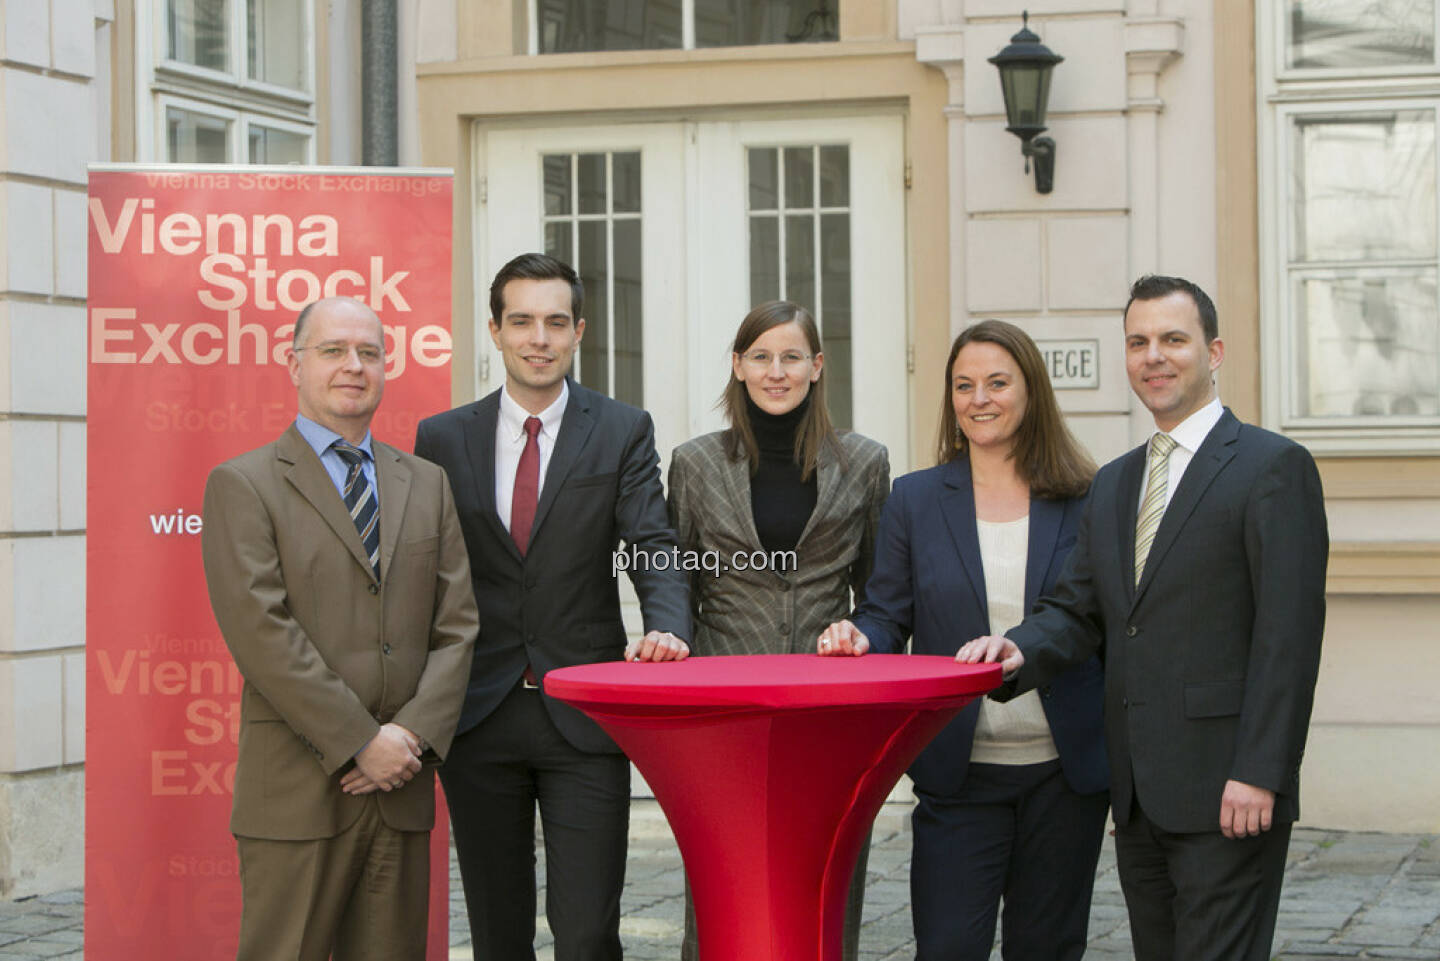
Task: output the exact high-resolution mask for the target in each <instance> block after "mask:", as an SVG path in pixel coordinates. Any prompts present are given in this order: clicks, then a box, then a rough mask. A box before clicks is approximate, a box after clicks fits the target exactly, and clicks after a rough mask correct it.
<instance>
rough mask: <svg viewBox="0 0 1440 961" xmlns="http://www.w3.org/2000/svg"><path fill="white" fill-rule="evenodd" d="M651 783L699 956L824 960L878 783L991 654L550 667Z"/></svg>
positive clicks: (980, 674) (834, 953)
mask: <svg viewBox="0 0 1440 961" xmlns="http://www.w3.org/2000/svg"><path fill="white" fill-rule="evenodd" d="M544 683H545V690H546V691H547V692H548V693H550V694H551V695H552V696H554V697H557V698H559V699H560V700H563V701H566V702H567V703H570V704H573V705H574V706H576V707H578V708H580V709H581V710H584V711H585V712H586V713H587V714H589V715H590V716H591V717H593V718H594V719H595V720H596V721H597V722H599V723H600V725H601V726H602V727H604V728H605V730H606V731H607V732H608V733H609V734H610V736H611V737H613V738H614V739H615V741H616V743H617V744H619V745H620V747H621V749H622V750H624V751H625V753H626V754H628V755H629V756H630V759H631V760H632V761H634V762H635V764H636V766H637V767H639V769H640V771H641V773H642V774H644V776H645V780H646V781H647V782H648V783H649V784H650V787H651V788H652V789H654V791H655V797H656V800H658V801H659V802H660V805H661V807H663V808H664V810H665V813H666V816H667V817H668V818H669V820H670V826H671V828H672V829H673V830H674V832H675V840H676V843H677V844H678V845H679V847H680V852H681V854H682V856H683V857H684V858H685V866H686V872H687V874H688V875H689V879H690V886H691V890H692V893H693V894H694V897H695V913H696V918H697V926H698V931H699V935H700V951H701V956H702V957H703V958H704V959H705V961H765V959H774V961H781V959H784V961H810V959H817V961H820V959H823V961H838V959H839V957H840V936H841V925H842V922H843V917H844V910H845V895H846V891H847V890H848V887H849V884H850V875H851V873H852V871H853V870H854V865H855V858H856V855H857V854H858V853H859V850H860V844H861V842H862V841H863V839H864V837H865V834H866V832H867V831H868V830H869V827H870V823H871V822H872V821H873V820H874V818H875V814H876V813H877V812H878V811H879V809H880V805H881V804H883V803H884V801H885V797H886V795H887V794H888V793H889V791H890V789H891V788H892V787H893V786H894V785H895V782H896V781H897V780H898V779H899V777H900V774H901V773H902V772H903V771H904V770H905V768H906V767H907V766H909V764H910V762H911V761H913V760H914V759H915V756H916V755H917V754H919V753H920V750H921V748H923V747H924V746H925V745H926V744H927V743H929V741H930V739H931V738H933V737H934V736H935V735H936V734H938V733H939V732H940V729H941V728H943V727H944V726H945V724H946V723H947V722H948V721H949V720H950V719H951V718H952V717H954V715H955V714H956V712H958V711H959V710H960V708H962V707H964V706H965V704H967V703H969V702H970V701H971V700H973V699H974V698H975V697H977V696H979V695H981V694H983V693H985V692H986V691H989V690H991V689H992V688H994V687H996V686H998V685H999V683H1000V667H999V665H996V664H978V665H962V664H956V663H955V662H954V661H953V660H951V659H950V658H947V657H922V656H909V655H883V654H871V655H867V656H865V657H858V658H855V657H834V658H822V657H817V656H814V655H794V654H785V655H758V656H749V657H695V658H690V659H688V660H685V661H680V662H669V663H663V664H635V663H627V662H623V661H620V662H609V663H604V664H586V665H581V666H578V667H568V668H563V669H561V670H557V671H551V672H550V673H549V674H547V675H546V676H545V681H544Z"/></svg>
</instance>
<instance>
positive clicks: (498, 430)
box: [495, 381, 570, 531]
mask: <svg viewBox="0 0 1440 961" xmlns="http://www.w3.org/2000/svg"><path fill="white" fill-rule="evenodd" d="M560 384H561V386H560V396H559V397H557V398H556V399H555V403H553V404H551V405H550V406H549V407H547V408H545V409H544V410H542V411H541V412H540V413H539V414H537V415H535V416H537V417H539V418H540V434H539V435H538V437H537V438H536V440H538V441H539V444H540V483H539V485H538V486H536V488H535V498H536V501H537V503H538V501H539V498H540V493H541V492H542V491H543V490H545V471H546V470H547V469H548V468H549V467H550V455H551V454H552V453H553V452H554V450H555V438H556V437H558V436H559V435H560V421H561V420H562V419H564V417H565V405H566V403H568V402H569V400H570V385H569V384H568V383H567V382H565V381H561V382H560ZM530 416H531V415H530V412H529V411H528V410H526V409H525V408H523V407H521V406H520V405H519V404H518V403H516V402H515V399H514V398H513V397H511V396H510V392H509V391H508V390H506V389H505V388H504V387H501V388H500V416H499V417H498V418H497V419H496V421H495V513H497V514H499V515H500V523H502V524H504V525H505V529H506V530H507V531H508V530H509V529H510V500H511V498H512V497H513V496H514V494H515V471H516V469H517V468H519V466H520V455H521V453H523V452H524V450H525V421H526V419H527V418H528V417H530Z"/></svg>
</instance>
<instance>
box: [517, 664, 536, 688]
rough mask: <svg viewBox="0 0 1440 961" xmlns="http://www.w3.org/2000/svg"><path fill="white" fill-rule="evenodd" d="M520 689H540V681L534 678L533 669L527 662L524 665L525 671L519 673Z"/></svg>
mask: <svg viewBox="0 0 1440 961" xmlns="http://www.w3.org/2000/svg"><path fill="white" fill-rule="evenodd" d="M520 689H521V690H522V691H538V690H540V682H539V681H538V680H537V679H536V678H535V671H534V670H532V669H531V667H530V665H529V664H526V665H525V673H524V674H521V675H520Z"/></svg>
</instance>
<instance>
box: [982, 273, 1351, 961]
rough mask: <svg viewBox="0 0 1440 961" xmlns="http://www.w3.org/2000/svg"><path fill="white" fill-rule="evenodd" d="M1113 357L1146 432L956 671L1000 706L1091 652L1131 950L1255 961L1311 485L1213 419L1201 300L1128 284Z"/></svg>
mask: <svg viewBox="0 0 1440 961" xmlns="http://www.w3.org/2000/svg"><path fill="white" fill-rule="evenodd" d="M1125 357H1126V360H1125V366H1126V370H1127V371H1128V373H1129V376H1130V385H1131V387H1132V388H1133V389H1134V391H1135V393H1136V394H1137V395H1138V396H1139V397H1140V399H1141V401H1143V402H1144V404H1145V406H1146V407H1147V408H1148V409H1149V410H1150V412H1151V413H1152V414H1153V415H1154V417H1155V426H1156V428H1157V431H1158V433H1156V434H1155V435H1154V436H1153V437H1152V438H1151V440H1150V442H1149V443H1148V444H1146V445H1145V446H1144V447H1140V448H1137V449H1136V450H1133V451H1131V452H1130V453H1128V454H1126V455H1125V456H1123V457H1121V458H1120V459H1119V460H1116V461H1112V462H1111V463H1110V464H1107V465H1106V466H1105V467H1103V468H1102V469H1101V470H1100V472H1099V473H1098V474H1097V475H1096V476H1095V482H1094V485H1093V486H1092V488H1091V492H1090V500H1089V503H1088V505H1087V508H1086V512H1085V516H1084V518H1083V520H1082V522H1081V527H1080V533H1079V538H1078V540H1077V542H1076V545H1075V549H1074V551H1073V552H1072V553H1071V554H1070V559H1069V561H1068V563H1067V565H1066V568H1065V571H1064V573H1063V574H1062V576H1061V579H1060V581H1059V583H1058V584H1057V585H1056V588H1055V592H1054V594H1053V595H1052V596H1050V597H1048V598H1045V599H1043V600H1042V601H1041V602H1040V603H1039V604H1038V605H1037V606H1036V608H1035V612H1034V613H1033V614H1032V615H1031V616H1029V617H1027V618H1026V619H1025V622H1024V623H1023V624H1021V625H1020V626H1019V627H1017V628H1014V629H1013V630H1011V631H1010V632H1009V635H1008V637H986V638H977V639H976V640H974V641H971V642H970V643H968V644H966V645H965V646H964V647H962V648H961V650H960V653H959V654H958V655H957V659H958V660H962V661H968V662H975V661H979V660H997V659H1002V660H1003V661H1004V667H1005V676H1006V679H1007V685H1006V687H1005V688H1002V691H1001V696H1002V697H1005V696H1010V695H1013V694H1014V693H1018V692H1021V691H1025V690H1029V689H1031V688H1034V687H1037V686H1039V685H1041V684H1044V683H1046V682H1047V681H1048V680H1049V678H1051V677H1053V676H1054V675H1055V674H1056V673H1058V672H1059V671H1060V670H1061V669H1063V667H1064V666H1065V665H1068V664H1073V663H1076V662H1078V661H1081V660H1083V659H1084V658H1086V657H1088V656H1089V655H1090V654H1092V653H1095V652H1096V651H1097V650H1098V651H1099V652H1100V654H1101V656H1102V657H1103V658H1104V661H1105V731H1106V742H1107V746H1108V748H1109V753H1110V759H1111V763H1110V772H1111V775H1110V777H1111V787H1110V798H1111V804H1112V805H1113V808H1114V815H1115V824H1116V836H1115V847H1116V854H1117V860H1118V865H1119V868H1120V880H1121V886H1122V888H1123V889H1124V891H1125V900H1126V904H1127V906H1128V907H1129V911H1130V930H1131V936H1132V938H1133V941H1134V946H1135V956H1136V958H1137V959H1139V961H1157V959H1184V961H1212V959H1213V961H1240V959H1255V961H1261V959H1266V958H1269V957H1270V945H1271V940H1272V938H1273V936H1274V930H1275V915H1276V911H1277V909H1278V907H1279V902H1280V885H1281V881H1282V879H1283V874H1284V868H1285V852H1286V848H1287V847H1288V845H1289V840H1290V828H1291V825H1292V824H1293V822H1294V821H1295V820H1296V818H1298V817H1299V811H1300V808H1299V790H1300V758H1301V755H1302V754H1303V753H1304V748H1305V736H1306V732H1307V729H1308V727H1309V721H1310V708H1311V703H1312V700H1313V695H1314V689H1315V678H1316V674H1317V673H1318V671H1319V664H1320V639H1321V635H1322V633H1323V630H1324V622H1325V564H1326V560H1327V556H1328V551H1329V540H1328V536H1327V534H1326V526H1325V503H1324V497H1323V494H1322V492H1321V489H1320V477H1319V473H1318V472H1317V471H1316V469H1315V462H1314V460H1313V459H1312V458H1311V457H1310V454H1309V453H1308V452H1307V451H1306V450H1305V449H1304V448H1303V447H1300V446H1299V445H1297V444H1295V443H1293V442H1291V441H1289V440H1287V439H1286V438H1284V437H1280V436H1278V435H1276V434H1272V433H1270V432H1268V431H1264V430H1261V429H1259V428H1257V427H1253V426H1251V425H1248V424H1242V423H1241V422H1240V421H1239V420H1237V419H1236V418H1235V416H1234V415H1233V414H1231V413H1230V411H1229V410H1226V409H1224V408H1222V407H1221V406H1220V401H1219V399H1218V398H1217V396H1216V392H1215V385H1214V379H1213V375H1214V371H1215V370H1216V369H1217V368H1218V367H1219V366H1220V362H1221V360H1222V359H1223V357H1224V345H1223V344H1222V343H1221V341H1220V339H1219V337H1218V330H1217V322H1216V317H1215V306H1214V304H1213V303H1211V301H1210V298H1209V297H1208V296H1206V294H1205V292H1204V291H1202V290H1201V289H1200V288H1199V287H1197V286H1195V285H1194V284H1192V283H1190V282H1189V281H1186V280H1182V279H1180V278H1177V277H1155V276H1148V277H1142V278H1141V279H1140V280H1138V281H1136V283H1135V285H1134V286H1133V287H1132V288H1131V291H1130V302H1129V304H1128V305H1127V306H1126V310H1125Z"/></svg>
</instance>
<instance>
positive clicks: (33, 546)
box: [0, 0, 143, 899]
mask: <svg viewBox="0 0 1440 961" xmlns="http://www.w3.org/2000/svg"><path fill="white" fill-rule="evenodd" d="M103 7H105V5H103V4H96V3H93V2H88V0H30V2H27V3H11V4H7V5H6V9H5V13H4V29H3V31H0V46H3V50H0V55H3V60H4V65H3V67H0V98H3V99H0V103H3V108H0V116H3V118H4V134H3V136H4V143H3V152H0V898H6V899H8V898H14V897H21V896H24V895H27V894H35V893H40V892H47V891H54V890H57V889H59V888H63V887H69V886H73V885H77V884H80V883H81V877H82V856H83V852H84V834H83V828H84V803H83V801H84V777H83V772H82V762H83V761H84V757H85V653H84V651H85V536H84V533H85V531H84V529H85V374H86V368H85V282H86V281H85V247H86V229H85V221H86V212H85V211H86V205H85V191H86V169H85V165H86V162H87V161H88V160H90V159H92V158H94V157H95V154H96V151H95V142H96V139H97V135H98V129H97V128H98V127H100V126H102V125H101V124H97V122H96V101H95V100H94V99H93V97H94V77H95V72H96V51H97V46H100V45H101V44H100V43H99V41H101V40H102V39H108V27H107V25H106V23H105V22H103V21H97V12H98V13H99V14H101V15H102V16H103V17H104V19H105V20H106V21H108V18H109V17H111V16H113V13H111V12H110V11H109V10H108V9H98V10H97V8H103ZM104 46H106V47H107V48H108V42H107V43H105V44H104ZM104 89H105V91H106V97H107V98H108V87H106V88H104ZM112 482H114V483H119V484H126V485H137V490H136V493H137V494H140V493H143V487H141V486H140V485H142V484H143V481H142V480H140V479H136V478H118V477H117V478H113V479H112Z"/></svg>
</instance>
